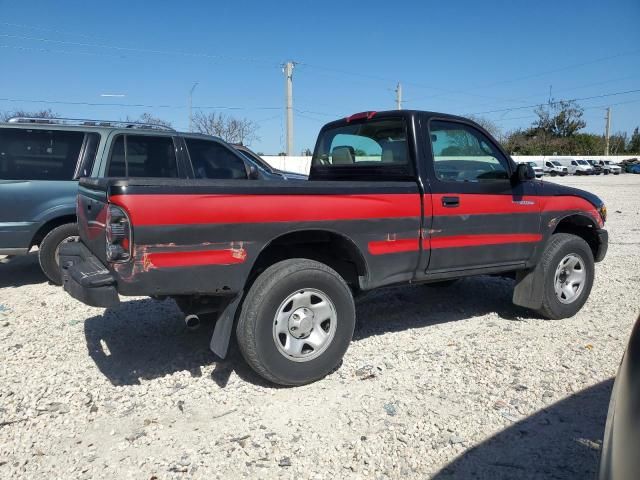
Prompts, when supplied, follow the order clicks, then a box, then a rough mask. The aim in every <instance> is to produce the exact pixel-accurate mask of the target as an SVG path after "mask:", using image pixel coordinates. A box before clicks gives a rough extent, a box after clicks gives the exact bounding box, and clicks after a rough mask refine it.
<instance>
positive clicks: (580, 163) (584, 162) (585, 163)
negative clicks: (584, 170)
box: [577, 160, 589, 166]
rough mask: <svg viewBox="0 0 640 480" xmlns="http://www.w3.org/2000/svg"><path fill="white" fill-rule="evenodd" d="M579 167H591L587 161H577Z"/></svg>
mask: <svg viewBox="0 0 640 480" xmlns="http://www.w3.org/2000/svg"><path fill="white" fill-rule="evenodd" d="M577 162H578V165H587V166H589V162H587V161H586V160H577Z"/></svg>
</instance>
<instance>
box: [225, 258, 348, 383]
mask: <svg viewBox="0 0 640 480" xmlns="http://www.w3.org/2000/svg"><path fill="white" fill-rule="evenodd" d="M354 327H355V305H354V301H353V296H352V295H351V290H350V289H349V287H348V285H347V284H346V283H345V281H344V280H343V278H342V277H341V276H340V275H339V274H338V273H337V272H336V271H335V270H333V269H331V268H329V267H328V266H327V265H325V264H323V263H320V262H316V261H314V260H308V259H303V258H295V259H289V260H284V261H282V262H278V263H276V264H274V265H272V266H271V267H269V268H267V269H266V270H265V271H264V272H263V273H262V274H261V275H260V276H259V277H258V278H257V279H256V280H255V282H254V283H253V285H252V286H251V288H250V290H249V292H248V293H247V295H246V298H245V299H244V302H243V304H242V310H241V312H240V318H239V320H238V326H237V328H236V337H237V339H238V345H239V346H240V351H241V352H242V355H243V357H244V358H245V360H246V361H247V363H248V364H249V365H250V366H251V367H252V368H253V369H254V370H255V371H256V372H257V373H258V374H259V375H260V376H262V377H263V378H265V379H266V380H268V381H270V382H273V383H276V384H279V385H303V384H305V383H310V382H313V381H315V380H318V379H320V378H323V377H324V376H326V375H327V374H329V373H330V372H331V371H333V370H334V369H335V368H336V366H337V365H338V364H339V363H340V360H341V359H342V357H343V355H344V354H345V352H346V351H347V348H348V347H349V343H350V342H351V338H352V336H353V329H354Z"/></svg>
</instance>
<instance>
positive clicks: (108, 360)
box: [84, 298, 271, 387]
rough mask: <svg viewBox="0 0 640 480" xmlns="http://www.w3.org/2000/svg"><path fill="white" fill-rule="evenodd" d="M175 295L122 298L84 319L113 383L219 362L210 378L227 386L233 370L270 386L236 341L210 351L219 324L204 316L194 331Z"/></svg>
mask: <svg viewBox="0 0 640 480" xmlns="http://www.w3.org/2000/svg"><path fill="white" fill-rule="evenodd" d="M183 318H184V316H183V314H182V313H181V312H180V310H179V309H178V307H177V306H176V304H175V303H174V302H173V301H172V300H166V301H157V300H152V299H150V298H149V299H143V300H130V301H127V302H123V303H122V304H121V305H120V307H118V308H117V309H109V310H106V311H105V312H104V314H103V315H97V316H95V317H91V318H89V319H87V320H86V321H85V322H84V333H85V338H86V341H87V349H88V351H89V355H90V356H91V358H92V359H93V361H94V362H95V364H96V366H97V367H98V369H99V370H100V371H101V372H102V374H103V375H104V376H105V377H107V379H109V381H110V382H111V383H112V384H113V385H139V384H140V380H152V379H155V378H161V377H164V376H166V375H170V374H173V373H176V372H181V371H188V372H189V373H190V374H191V376H192V377H201V376H202V375H203V372H202V366H205V365H214V364H215V368H214V371H213V372H212V374H211V379H212V380H213V381H215V382H216V383H217V384H218V385H219V386H220V387H225V386H226V384H227V382H228V381H229V377H230V376H231V373H232V372H235V373H236V374H238V376H240V377H241V378H242V379H243V380H246V381H247V382H251V383H253V384H256V385H263V386H271V385H270V384H268V383H267V382H266V381H264V380H263V379H262V378H261V377H259V376H258V375H257V374H256V373H254V372H253V370H251V369H250V368H249V367H248V366H247V365H246V363H245V362H244V360H243V359H242V355H241V354H240V352H239V351H238V349H237V348H236V346H235V345H230V348H229V355H228V356H227V358H226V359H224V360H221V359H219V358H218V357H217V356H216V355H214V354H213V353H212V352H211V350H209V341H210V340H211V335H212V334H213V327H214V323H213V322H211V321H203V322H202V324H201V326H200V328H199V329H197V330H195V331H189V330H188V329H187V328H186V326H185V324H184V320H183Z"/></svg>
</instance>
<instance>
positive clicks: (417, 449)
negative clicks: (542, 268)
mask: <svg viewBox="0 0 640 480" xmlns="http://www.w3.org/2000/svg"><path fill="white" fill-rule="evenodd" d="M558 181H559V182H561V183H564V184H568V185H575V186H578V187H583V188H586V189H589V190H591V191H593V192H595V193H597V194H598V195H600V196H601V198H603V199H604V200H605V201H606V202H607V204H608V207H609V222H608V229H609V232H610V235H611V243H610V249H609V254H608V256H607V258H606V260H605V261H604V263H601V264H599V265H598V267H597V276H596V282H595V285H594V288H593V291H592V293H591V298H590V299H589V301H588V302H587V304H586V306H585V307H584V308H583V310H582V311H581V312H580V313H579V314H578V315H577V316H576V317H575V318H572V319H568V320H562V321H545V320H541V319H538V318H535V315H534V314H532V313H531V312H529V311H527V310H525V309H521V308H518V307H514V306H513V305H512V304H511V292H512V282H511V281H509V280H506V279H500V278H492V277H491V278H490V277H478V278H472V279H466V280H464V281H462V282H459V283H458V284H456V285H454V286H452V287H450V288H446V289H442V288H434V287H426V286H414V287H403V288H393V289H387V290H383V291H379V292H376V293H374V294H372V295H371V297H369V298H368V299H367V301H366V302H363V303H361V304H360V305H359V307H358V320H359V325H358V327H357V329H356V334H355V339H354V341H353V343H352V345H351V347H350V349H349V351H348V352H347V355H346V357H345V359H344V363H343V365H342V366H341V368H339V369H338V370H337V371H336V372H335V373H333V374H332V375H330V376H329V377H327V378H326V379H324V380H322V381H319V382H317V383H315V384H313V385H308V386H305V387H299V388H274V387H272V386H270V385H267V384H265V383H264V382H263V381H261V380H260V379H259V378H258V377H257V376H256V375H255V374H253V373H252V372H251V370H250V369H249V368H248V367H247V366H246V365H245V364H244V362H243V361H242V359H241V357H240V355H239V354H238V353H237V351H236V350H235V349H234V353H232V354H231V356H230V358H229V359H227V360H226V361H223V362H217V361H216V359H215V357H214V355H213V354H212V353H210V352H209V350H208V341H209V337H210V334H211V331H212V328H213V326H212V325H203V327H202V328H201V329H200V330H198V331H197V332H188V331H186V329H185V327H184V324H183V321H182V317H181V315H180V313H179V311H178V309H177V308H176V306H175V305H174V304H173V302H171V301H165V302H156V301H153V300H150V299H132V300H129V301H127V302H126V303H124V305H122V306H121V307H120V308H119V309H117V310H114V311H106V312H105V311H104V310H102V309H98V308H91V307H87V306H84V305H83V304H81V303H79V302H76V301H74V300H73V299H72V298H71V297H69V296H68V295H66V294H65V293H63V291H62V290H61V289H60V288H58V287H54V286H52V285H49V284H47V283H46V282H45V281H44V278H43V276H42V274H41V273H40V272H39V270H38V266H37V261H36V259H35V257H33V256H30V257H22V258H15V259H12V260H10V261H6V262H5V263H4V264H0V372H1V380H2V382H1V385H0V477H2V478H47V477H48V478H91V479H95V478H136V479H140V478H147V479H151V478H157V479H165V478H225V479H228V478H243V477H246V478H274V477H282V478H318V479H322V478H326V479H333V478H376V479H377V478H382V479H386V478H389V479H395V478H403V479H405V478H437V479H444V478H456V479H459V478H472V477H473V478H490V479H499V478H545V479H546V478H590V477H589V476H590V475H591V474H592V472H593V471H594V469H595V467H596V464H597V457H598V454H599V448H600V438H601V435H602V430H603V426H604V418H605V413H606V408H607V404H608V395H609V391H610V388H611V378H612V376H613V375H614V374H615V370H616V368H617V365H618V363H619V361H620V358H621V355H622V352H623V349H624V346H625V344H626V339H627V337H628V334H629V332H630V329H631V325H632V323H633V320H634V319H635V317H636V316H637V315H638V312H639V305H638V300H637V292H638V288H639V287H640V255H639V254H638V253H639V248H638V246H639V244H640V177H638V176H632V175H621V176H619V177H613V176H608V177H603V176H601V177H594V178H574V177H571V178H566V179H560V180H558Z"/></svg>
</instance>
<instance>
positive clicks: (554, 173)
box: [549, 172, 557, 177]
mask: <svg viewBox="0 0 640 480" xmlns="http://www.w3.org/2000/svg"><path fill="white" fill-rule="evenodd" d="M549 175H551V176H552V177H555V176H556V175H557V173H556V172H550V173H549Z"/></svg>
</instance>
